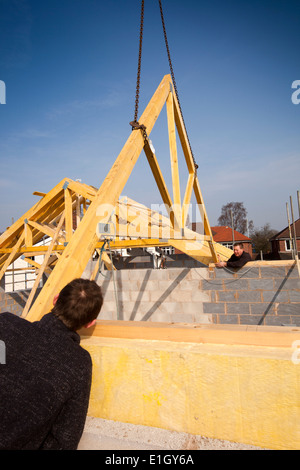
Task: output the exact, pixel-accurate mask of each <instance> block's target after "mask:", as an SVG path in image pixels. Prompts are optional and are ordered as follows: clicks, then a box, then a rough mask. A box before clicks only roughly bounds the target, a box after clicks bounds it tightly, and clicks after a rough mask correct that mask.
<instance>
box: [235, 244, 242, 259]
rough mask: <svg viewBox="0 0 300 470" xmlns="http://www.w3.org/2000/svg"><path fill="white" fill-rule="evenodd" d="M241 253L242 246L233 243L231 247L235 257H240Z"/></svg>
mask: <svg viewBox="0 0 300 470" xmlns="http://www.w3.org/2000/svg"><path fill="white" fill-rule="evenodd" d="M243 251H244V245H243V244H242V243H235V244H234V245H233V252H234V254H235V256H238V257H240V256H242V254H243Z"/></svg>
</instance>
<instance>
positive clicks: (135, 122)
mask: <svg viewBox="0 0 300 470" xmlns="http://www.w3.org/2000/svg"><path fill="white" fill-rule="evenodd" d="M144 3H145V2H144V0H142V3H141V21H140V40H139V57H138V70H137V81H136V93H135V110H134V120H133V121H131V122H130V123H129V124H130V125H131V127H132V130H135V129H141V130H142V132H143V135H144V138H146V136H147V133H146V127H145V126H143V125H142V124H141V125H140V124H139V122H138V120H137V119H138V110H139V98H140V80H141V62H142V45H143V29H144ZM159 9H160V16H161V21H162V27H163V32H164V38H165V44H166V49H167V55H168V61H169V67H170V72H171V77H172V82H173V86H174V91H175V95H176V98H177V101H178V106H179V110H180V114H181V118H182V122H183V125H184V128H185V132H186V136H187V140H188V144H189V147H190V151H191V155H192V159H193V162H194V165H195V170H196V171H197V168H198V165H197V163H196V161H195V157H194V154H193V151H192V146H191V143H190V140H189V136H188V133H187V130H186V125H185V122H184V118H183V113H182V109H181V104H180V100H179V95H178V90H177V85H176V80H175V75H174V70H173V65H172V60H171V54H170V48H169V43H168V38H167V32H166V26H165V20H164V14H163V8H162V2H161V0H159Z"/></svg>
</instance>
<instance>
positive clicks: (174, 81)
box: [158, 0, 198, 170]
mask: <svg viewBox="0 0 300 470" xmlns="http://www.w3.org/2000/svg"><path fill="white" fill-rule="evenodd" d="M158 1H159V9H160V16H161V22H162V27H163V32H164V38H165V44H166V49H167V55H168V60H169V67H170V72H171V77H172V82H173V86H174V91H175V95H176V98H177V101H178V106H179V110H180V114H181V118H182V122H183V125H184V128H185V132H186V136H187V140H188V143H189V147H190V151H191V155H192V158H193V162H194V165H195V169H196V170H197V168H198V165H197V163H196V160H195V157H194V154H193V151H192V146H191V143H190V140H189V136H188V133H187V130H186V125H185V122H184V118H183V113H182V109H181V105H180V100H179V95H178V91H177V85H176V80H175V75H174V70H173V65H172V61H171V54H170V48H169V43H168V38H167V31H166V25H165V20H164V13H163V8H162V2H161V0H158Z"/></svg>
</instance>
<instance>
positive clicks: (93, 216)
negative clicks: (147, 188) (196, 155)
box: [27, 75, 171, 321]
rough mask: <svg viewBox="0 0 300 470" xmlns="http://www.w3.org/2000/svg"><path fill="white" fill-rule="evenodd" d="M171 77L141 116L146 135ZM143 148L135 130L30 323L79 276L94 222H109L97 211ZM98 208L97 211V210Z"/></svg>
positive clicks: (114, 195) (93, 241) (112, 201)
mask: <svg viewBox="0 0 300 470" xmlns="http://www.w3.org/2000/svg"><path fill="white" fill-rule="evenodd" d="M170 83H171V77H170V75H166V76H165V77H164V78H163V79H162V81H161V83H160V85H159V86H158V88H157V90H156V92H155V93H154V95H153V97H152V99H151V100H150V102H149V104H148V106H147V107H146V109H145V111H144V113H143V114H142V116H141V118H140V122H141V123H143V125H144V126H145V127H146V129H147V133H148V135H149V134H150V132H151V130H152V128H153V126H154V124H155V122H156V119H157V117H158V116H159V114H160V112H161V110H162V107H163V106H164V103H165V101H166V99H167V96H168V94H169V90H170ZM143 148H144V137H143V135H142V133H141V132H139V131H136V130H135V131H132V132H131V134H130V136H129V138H128V140H127V142H126V143H125V145H124V147H123V149H122V150H121V152H120V154H119V156H118V157H117V159H116V161H115V163H114V165H113V166H112V168H111V170H110V171H109V173H108V175H107V177H106V178H105V180H104V182H103V184H102V185H101V187H100V188H99V190H98V191H97V195H96V196H95V198H94V200H93V201H92V203H91V204H90V206H89V208H88V210H87V211H86V213H85V215H84V217H83V219H82V221H81V223H80V225H79V227H78V228H77V230H76V232H75V233H74V234H73V236H72V238H71V240H70V242H69V243H68V245H67V247H66V249H65V250H64V252H63V254H62V256H61V257H60V259H59V261H58V263H57V265H56V266H55V269H54V271H53V272H52V274H51V275H50V277H49V278H48V280H47V282H46V284H45V286H44V288H43V289H42V291H41V293H40V295H39V296H38V298H37V299H36V301H35V303H34V304H33V306H32V307H31V310H30V311H29V313H28V315H27V319H28V320H30V321H34V320H38V319H40V318H41V317H42V316H43V315H44V314H45V313H47V312H48V311H49V310H50V309H51V308H52V300H53V298H54V296H55V295H56V294H57V293H58V292H59V291H60V290H61V289H62V288H63V287H64V286H65V285H66V284H67V283H68V282H70V281H71V280H72V279H74V278H75V277H80V276H81V275H82V273H83V271H84V269H85V267H86V265H87V263H88V261H89V259H90V258H91V256H92V254H93V252H94V250H95V247H96V245H97V242H98V238H97V234H96V228H97V224H98V222H100V221H101V222H105V221H108V220H109V217H110V215H111V213H110V212H109V210H108V212H107V213H103V212H102V211H101V209H102V208H103V207H104V206H105V205H106V206H107V207H114V206H115V205H116V203H117V200H118V199H119V197H120V194H121V192H122V190H123V188H124V186H125V184H126V182H127V180H128V178H129V176H130V174H131V172H132V170H133V168H134V166H135V164H136V162H137V160H138V157H139V155H140V153H141V151H142V150H143ZM99 209H100V210H99Z"/></svg>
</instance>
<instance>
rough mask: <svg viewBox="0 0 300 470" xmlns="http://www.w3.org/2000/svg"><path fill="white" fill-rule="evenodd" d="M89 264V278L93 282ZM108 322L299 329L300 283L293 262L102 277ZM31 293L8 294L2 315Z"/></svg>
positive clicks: (0, 291) (2, 297)
mask: <svg viewBox="0 0 300 470" xmlns="http://www.w3.org/2000/svg"><path fill="white" fill-rule="evenodd" d="M93 268H94V262H92V261H91V262H90V263H89V264H88V266H87V269H86V271H85V273H84V277H90V274H91V272H92V271H93ZM96 279H97V282H98V283H99V285H101V286H102V290H103V294H104V305H103V308H102V311H101V314H100V318H101V319H103V320H127V321H128V320H130V321H152V322H175V323H181V322H183V323H204V324H208V323H215V324H235V325H275V326H281V325H295V326H300V278H299V274H298V270H297V267H296V266H295V263H294V262H293V261H285V262H283V261H278V262H275V261H274V262H252V263H248V264H247V265H246V266H245V267H244V268H242V269H241V270H239V271H238V272H229V271H228V270H224V269H216V268H207V267H178V268H170V269H161V270H156V269H133V270H129V269H121V270H118V271H115V272H114V277H113V276H112V273H111V272H109V271H104V272H102V273H99V274H98V276H97V278H96ZM28 295H29V291H16V292H14V293H5V292H4V288H3V283H2V284H1V286H0V312H4V311H10V312H13V313H15V314H17V315H21V313H22V311H23V308H24V306H25V304H26V300H27V298H28Z"/></svg>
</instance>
